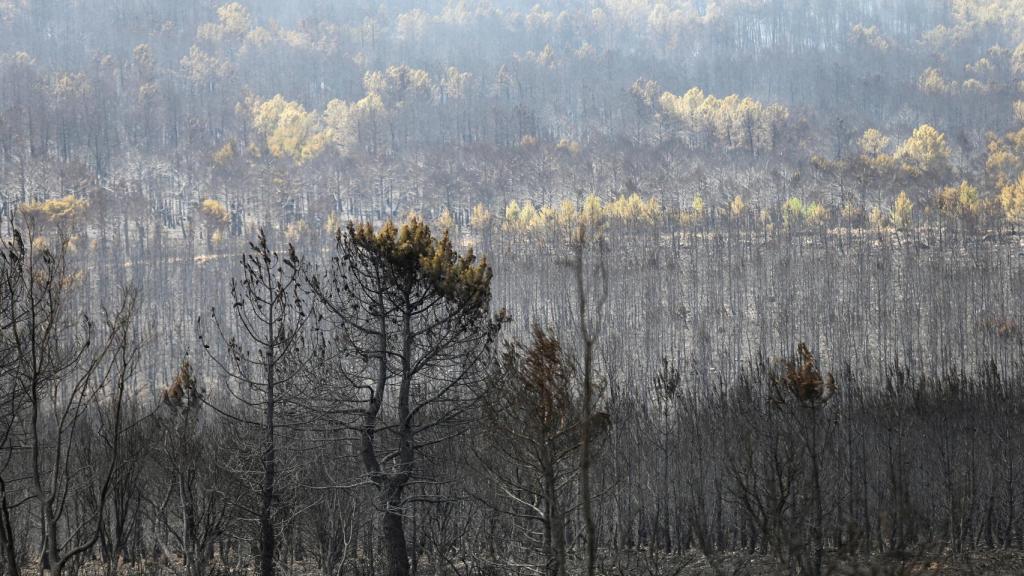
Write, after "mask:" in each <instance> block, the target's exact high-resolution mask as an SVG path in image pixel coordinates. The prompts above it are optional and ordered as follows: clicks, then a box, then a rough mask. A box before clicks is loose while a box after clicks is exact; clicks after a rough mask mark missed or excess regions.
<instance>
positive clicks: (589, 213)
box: [580, 194, 604, 226]
mask: <svg viewBox="0 0 1024 576" xmlns="http://www.w3.org/2000/svg"><path fill="white" fill-rule="evenodd" d="M603 215H604V209H603V206H602V204H601V199H600V198H598V197H597V196H595V195H593V194H588V195H587V197H586V198H585V199H584V200H583V210H581V211H580V220H581V221H582V222H583V223H584V224H587V225H589V226H596V225H599V224H600V223H601V221H602V216H603Z"/></svg>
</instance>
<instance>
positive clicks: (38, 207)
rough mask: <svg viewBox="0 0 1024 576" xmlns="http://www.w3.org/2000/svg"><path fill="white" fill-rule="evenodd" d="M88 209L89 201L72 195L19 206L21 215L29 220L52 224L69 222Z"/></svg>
mask: <svg viewBox="0 0 1024 576" xmlns="http://www.w3.org/2000/svg"><path fill="white" fill-rule="evenodd" d="M88 208H89V201H88V200H85V199H82V198H76V197H74V196H72V195H70V194H69V195H67V196H64V197H63V198H54V199H52V200H43V201H42V202H26V203H25V204H22V205H21V213H22V215H23V216H25V217H26V218H29V219H39V220H43V221H46V222H52V223H58V224H59V223H65V222H70V221H72V220H74V219H76V218H77V217H79V216H81V215H82V214H83V213H85V211H86V210H87V209H88Z"/></svg>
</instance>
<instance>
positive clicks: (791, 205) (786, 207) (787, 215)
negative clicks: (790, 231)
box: [782, 197, 804, 227]
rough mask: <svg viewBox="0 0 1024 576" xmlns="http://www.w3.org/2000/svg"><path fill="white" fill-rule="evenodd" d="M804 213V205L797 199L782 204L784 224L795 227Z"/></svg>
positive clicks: (793, 198)
mask: <svg viewBox="0 0 1024 576" xmlns="http://www.w3.org/2000/svg"><path fill="white" fill-rule="evenodd" d="M803 213H804V203H803V201H802V200H800V199H799V198H796V197H791V198H789V199H788V200H786V201H785V202H784V203H783V204H782V223H783V224H784V225H786V226H787V227H788V226H793V225H794V224H796V223H797V222H799V221H800V217H801V216H802V215H803Z"/></svg>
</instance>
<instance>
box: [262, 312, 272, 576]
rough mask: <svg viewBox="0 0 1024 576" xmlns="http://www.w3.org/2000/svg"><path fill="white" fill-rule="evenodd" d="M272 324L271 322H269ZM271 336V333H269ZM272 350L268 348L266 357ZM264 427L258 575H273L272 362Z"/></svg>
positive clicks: (270, 354) (268, 370) (268, 368)
mask: <svg viewBox="0 0 1024 576" xmlns="http://www.w3.org/2000/svg"><path fill="white" fill-rule="evenodd" d="M271 325H272V324H271ZM271 337H273V335H271ZM273 357H274V351H273V348H272V347H271V348H270V349H269V350H268V353H267V358H273ZM264 418H265V422H264V425H265V427H266V429H265V430H264V438H263V486H262V491H261V497H262V502H261V503H260V504H261V505H260V576H273V575H274V524H273V520H272V518H271V510H272V507H273V505H274V472H275V453H274V364H273V362H271V363H269V364H268V365H267V402H266V407H265V411H264Z"/></svg>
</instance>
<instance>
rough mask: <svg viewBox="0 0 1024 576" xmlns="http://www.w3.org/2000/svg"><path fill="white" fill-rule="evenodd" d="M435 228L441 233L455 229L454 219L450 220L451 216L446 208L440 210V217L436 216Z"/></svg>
mask: <svg viewBox="0 0 1024 576" xmlns="http://www.w3.org/2000/svg"><path fill="white" fill-rule="evenodd" d="M437 228H438V230H441V231H443V232H450V231H451V230H453V229H454V228H455V219H454V218H452V214H451V212H449V211H448V209H447V208H445V209H444V210H442V211H441V215H440V216H438V218H437Z"/></svg>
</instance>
